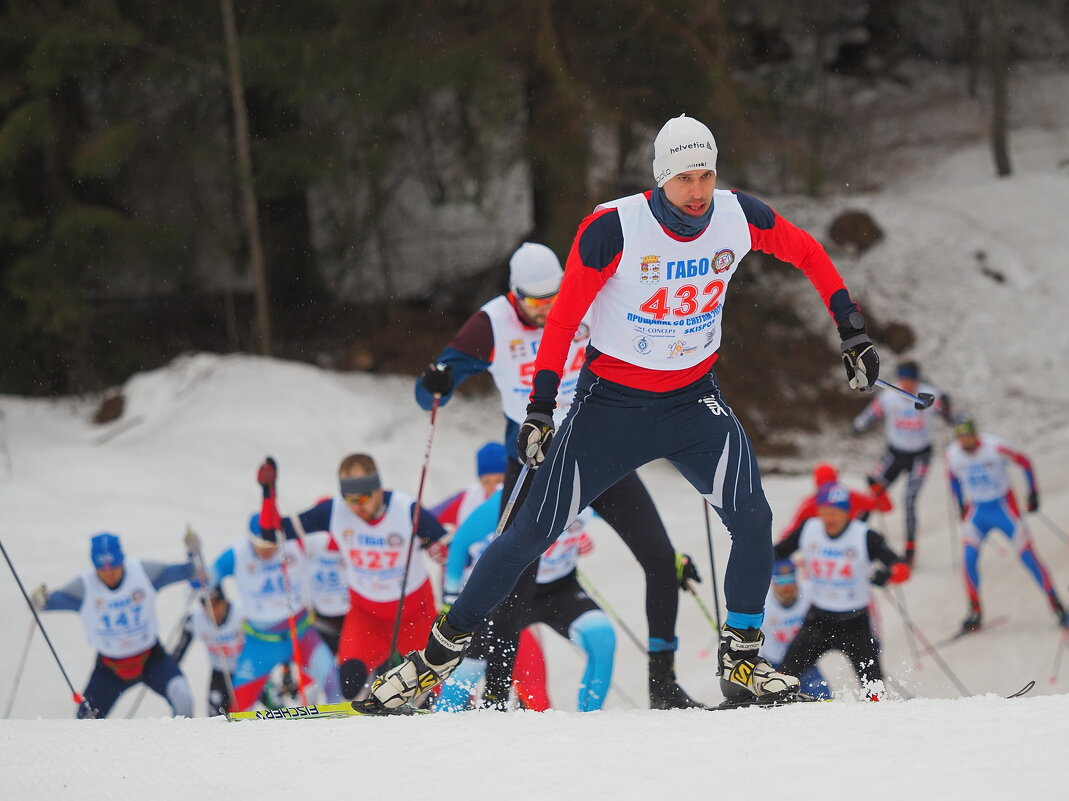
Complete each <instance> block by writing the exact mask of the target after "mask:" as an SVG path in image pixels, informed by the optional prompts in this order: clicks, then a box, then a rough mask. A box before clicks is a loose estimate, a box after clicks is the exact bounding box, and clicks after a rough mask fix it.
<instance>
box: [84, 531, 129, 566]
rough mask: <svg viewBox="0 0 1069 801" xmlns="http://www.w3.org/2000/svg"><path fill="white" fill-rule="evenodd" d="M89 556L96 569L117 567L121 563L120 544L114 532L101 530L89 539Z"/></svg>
mask: <svg viewBox="0 0 1069 801" xmlns="http://www.w3.org/2000/svg"><path fill="white" fill-rule="evenodd" d="M89 558H90V559H92V560H93V567H95V568H96V569H97V570H105V569H107V568H112V567H119V566H120V565H121V564H122V563H123V552H122V545H121V544H120V543H119V538H118V536H116V535H115V534H110V533H108V532H107V531H102V532H100V533H99V534H94V535H93V537H92V539H90V540H89Z"/></svg>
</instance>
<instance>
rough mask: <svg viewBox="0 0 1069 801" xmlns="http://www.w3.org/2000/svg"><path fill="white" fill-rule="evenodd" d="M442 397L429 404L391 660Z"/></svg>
mask: <svg viewBox="0 0 1069 801" xmlns="http://www.w3.org/2000/svg"><path fill="white" fill-rule="evenodd" d="M441 400H442V396H441V395H435V396H434V402H433V403H432V404H431V426H430V431H428V432H427V448H426V450H424V452H423V468H422V469H421V470H420V473H419V489H418V490H416V508H415V509H413V510H412V536H411V537H409V539H408V556H406V557H405V569H404V572H403V573H402V574H401V599H400V600H399V601H398V602H397V616H396V617H395V618H394V621H393V635H392V636H391V637H390V654H391V658H392V659H397V658H399V657H400V656H401V655H400V654H399V653H398V652H397V641H398V639H400V637H401V613H402V612H403V611H404V608H405V590H407V589H408V569H409V567H411V565H412V549H413V548H414V546H415V543H416V537H417V535H418V534H419V516H420V512H421V511H422V509H423V485H424V484H425V483H426V481H427V468H428V466H429V465H430V463H431V445H433V444H434V427H435V423H436V418H437V417H438V404H439V403H440V402H441Z"/></svg>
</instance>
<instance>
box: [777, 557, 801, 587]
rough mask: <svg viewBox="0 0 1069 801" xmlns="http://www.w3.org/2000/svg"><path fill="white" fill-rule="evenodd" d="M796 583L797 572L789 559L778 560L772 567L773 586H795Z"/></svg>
mask: <svg viewBox="0 0 1069 801" xmlns="http://www.w3.org/2000/svg"><path fill="white" fill-rule="evenodd" d="M797 581H798V575H797V570H796V568H795V566H794V562H792V561H791V560H790V559H780V560H778V561H777V562H776V563H775V564H774V565H772V583H773V584H795V583H797Z"/></svg>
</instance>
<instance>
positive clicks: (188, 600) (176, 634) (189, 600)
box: [126, 589, 197, 718]
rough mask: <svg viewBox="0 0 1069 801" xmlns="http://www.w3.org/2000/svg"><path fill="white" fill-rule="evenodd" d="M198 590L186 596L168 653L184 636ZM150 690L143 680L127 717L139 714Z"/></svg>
mask: <svg viewBox="0 0 1069 801" xmlns="http://www.w3.org/2000/svg"><path fill="white" fill-rule="evenodd" d="M196 595H197V594H196V591H195V590H192V589H191V590H190V591H189V596H188V597H187V598H186V605H185V607H184V608H183V609H182V613H181V614H180V615H179V616H178V622H176V623H175V624H174V628H173V629H172V630H171V636H170V637H168V638H167V642H168V647H167V653H169V654H172V653H174V649H175V648H176V647H177V646H178V638H179V637H181V636H182V628H183V627H184V624H185V622H186V616H187V615H188V614H189V610H190V608H191V607H192V606H193V599H194V598H195V597H196ZM147 692H148V685H147V684H145V683H144V682H141V688H140V689H139V690H138V693H137V698H135V699H134V703H133V704H132V705H131V706H130V711H129V712H128V713H127V714H126V717H127V718H132V717H133V716H134V715H135V714H137V708H138V707H139V706H141V702H142V701H144V700H145V694H146V693H147Z"/></svg>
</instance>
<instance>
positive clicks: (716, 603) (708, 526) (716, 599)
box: [694, 498, 723, 632]
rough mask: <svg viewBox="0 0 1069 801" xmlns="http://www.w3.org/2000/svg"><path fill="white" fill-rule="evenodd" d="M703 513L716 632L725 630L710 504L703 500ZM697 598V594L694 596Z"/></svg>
mask: <svg viewBox="0 0 1069 801" xmlns="http://www.w3.org/2000/svg"><path fill="white" fill-rule="evenodd" d="M702 511H704V512H705V541H706V542H707V543H708V545H709V574H710V575H711V576H712V577H713V578H712V584H713V609H714V610H715V611H716V630H717V631H718V632H719V631H720V629H721V628H723V625H722V621H721V619H720V585H719V584H718V583H717V579H716V560H715V559H714V558H713V526H712V523H710V522H709V503H708V502H707V501H706V500H705V499H704V498H702ZM694 597H695V598H697V597H698V596H697V594H695V596H694Z"/></svg>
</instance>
